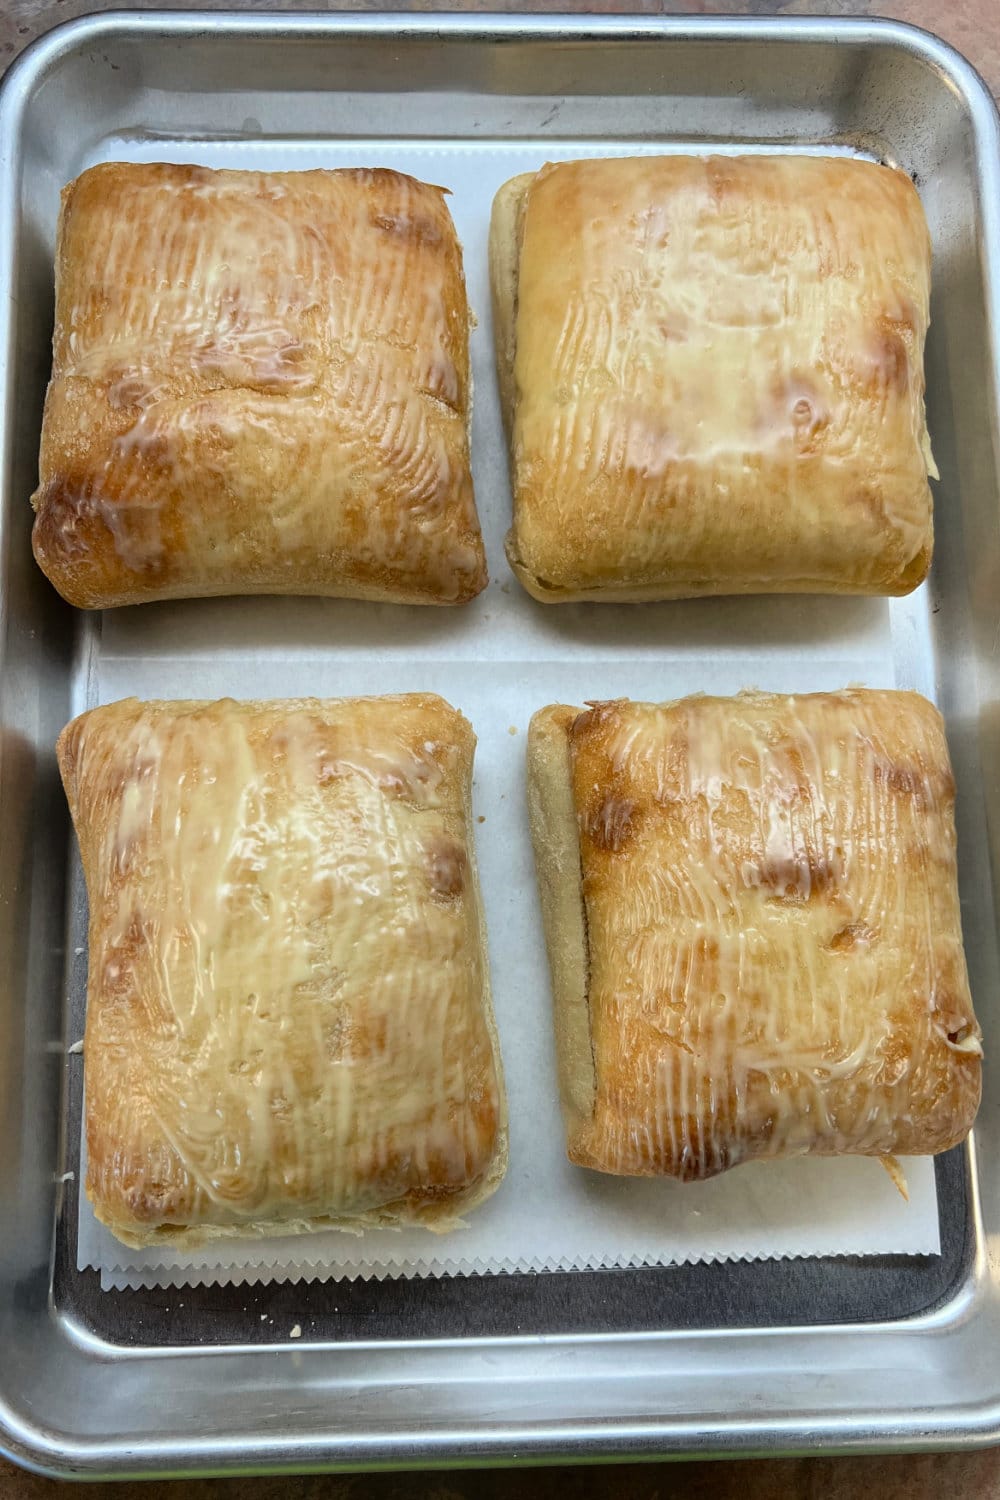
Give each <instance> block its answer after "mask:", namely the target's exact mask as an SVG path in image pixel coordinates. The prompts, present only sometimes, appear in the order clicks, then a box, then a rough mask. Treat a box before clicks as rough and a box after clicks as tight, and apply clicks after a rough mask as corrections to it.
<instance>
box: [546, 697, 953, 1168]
mask: <svg viewBox="0 0 1000 1500" xmlns="http://www.w3.org/2000/svg"><path fill="white" fill-rule="evenodd" d="M560 739H561V741H562V745H561V747H560V744H559V741H560ZM529 782H530V785H531V787H532V804H531V806H532V833H533V837H534V841H535V849H536V859H537V862H538V866H539V877H540V884H541V889H542V893H543V911H544V914H545V917H546V936H547V941H548V945H549V952H550V957H551V960H552V970H553V989H554V996H555V1007H556V1018H557V1020H556V1025H557V1032H558V1034H559V1036H560V1049H559V1050H560V1072H561V1088H562V1093H563V1100H564V1110H565V1115H566V1122H567V1139H568V1150H569V1155H570V1158H571V1159H572V1160H573V1161H574V1162H577V1163H578V1164H580V1165H582V1166H588V1167H592V1168H595V1169H597V1170H600V1171H605V1172H614V1173H620V1174H624V1175H643V1176H645V1175H657V1174H668V1175H671V1176H674V1177H678V1178H682V1179H689V1178H705V1177H710V1176H713V1175H714V1174H716V1173H718V1172H721V1171H724V1170H725V1169H726V1168H728V1167H731V1166H735V1165H737V1164H738V1163H739V1162H742V1161H747V1160H750V1159H752V1158H754V1157H777V1156H790V1155H799V1154H802V1153H805V1152H811V1153H814V1154H822V1155H836V1154H844V1153H853V1154H861V1155H868V1156H888V1155H893V1154H896V1155H914V1154H924V1153H928V1152H938V1151H944V1150H947V1149H948V1148H949V1147H951V1146H953V1145H955V1144H956V1143H957V1142H959V1141H960V1140H962V1139H963V1138H964V1137H965V1135H966V1134H967V1133H968V1131H969V1129H970V1128H971V1125H972V1122H973V1119H974V1117H975V1113H976V1109H977V1107H978V1104H979V1095H980V1086H981V1083H980V1080H981V1064H980V1058H981V1034H980V1031H979V1027H978V1025H977V1023H976V1019H975V1015H974V1014H973V1010H972V1000H971V996H970V994H969V987H968V977H967V974H966V967H965V956H964V952H963V949H962V936H961V920H960V912H959V903H958V886H957V877H956V865H955V828H954V818H953V803H954V786H953V783H952V778H951V770H950V766H949V760H948V752H947V746H946V743H945V739H944V732H943V726H942V723H941V719H940V716H939V715H938V714H937V712H936V710H935V709H934V708H932V707H931V705H930V704H929V703H927V702H926V701H925V700H924V699H922V698H920V697H919V696H918V695H916V694H914V693H892V692H865V691H862V690H856V691H849V692H844V693H830V694H812V695H808V696H804V697H797V698H783V697H779V696H775V695H771V694H766V693H747V694H741V695H740V696H739V697H738V698H735V699H725V698H686V699H682V700H680V701H679V702H676V703H666V704H662V705H654V704H642V703H629V702H626V701H619V702H612V703H600V704H595V705H593V706H592V707H591V708H590V709H589V710H586V711H582V712H581V711H577V710H575V709H570V708H565V707H553V708H549V709H545V710H543V711H542V712H541V713H540V714H537V715H536V716H535V719H534V721H533V724H532V732H531V737H530V739H529ZM567 803H569V804H570V805H571V808H572V817H568V816H567V812H566V805H567ZM574 866H575V867H574ZM581 943H582V944H585V954H584V955H583V958H582V959H581V958H578V957H577V952H578V950H579V948H580V946H581ZM584 984H585V989H582V988H581V986H582V985H584ZM584 1011H585V1012H586V1016H587V1020H588V1027H589V1042H590V1046H591V1048H592V1062H591V1063H590V1065H589V1067H588V1065H587V1062H586V1059H585V1057H584V1055H583V1049H582V1047H581V1045H580V1042H579V1029H580V1026H581V1016H582V1014H583V1013H584ZM567 1031H569V1032H571V1033H573V1035H574V1038H575V1039H574V1040H573V1041H572V1042H571V1043H570V1044H569V1045H567V1043H566V1040H565V1034H566V1032H567ZM588 1078H589V1090H590V1092H589V1095H588V1094H587V1092H585V1088H584V1086H585V1085H587V1083H588ZM588 1097H590V1098H591V1100H592V1103H591V1104H590V1105H589V1107H588V1105H587V1098H588Z"/></svg>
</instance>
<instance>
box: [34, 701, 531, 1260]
mask: <svg viewBox="0 0 1000 1500" xmlns="http://www.w3.org/2000/svg"><path fill="white" fill-rule="evenodd" d="M474 746H475V736H474V735H473V733H472V729H471V727H470V725H469V724H468V722H467V721H466V720H465V719H464V718H463V717H462V715H461V714H459V713H458V712H457V711H456V710H455V709H453V708H451V707H450V706H449V705H448V704H447V703H445V702H444V701H443V699H441V698H437V697H434V696H431V695H427V694H421V693H411V694H406V695H403V696H400V697H385V698H353V699H352V698H344V699H333V700H318V699H295V700H289V701H272V702H253V703H236V702H233V701H232V700H231V699H229V700H224V701H222V702H218V703H197V702H173V703H167V702H159V703H140V702H138V701H137V700H136V699H134V698H133V699H127V700H125V701H124V702H120V703H113V704H110V705H108V706H107V707H105V708H96V709H93V710H92V711H91V712H89V713H85V714H83V715H81V717H80V718H77V719H74V720H73V722H72V723H71V724H69V725H68V726H67V728H66V729H65V730H64V731H63V733H62V735H61V736H60V738H59V744H58V756H59V766H60V770H61V772H62V778H63V783H64V785H65V788H66V793H67V796H68V798H69V804H70V809H71V811H72V814H73V821H74V824H75V826H76V830H77V834H78V837H79V840H80V852H81V855H82V858H83V869H84V874H85V877H86V882H87V893H88V897H89V902H90V936H89V976H88V990H87V1024H86V1035H85V1041H84V1064H85V1082H86V1088H85V1100H86V1103H85V1122H86V1138H87V1178H86V1190H87V1194H88V1197H89V1198H90V1200H91V1202H92V1203H93V1206H94V1212H95V1214H96V1215H97V1217H98V1219H100V1221H101V1222H102V1223H103V1224H106V1225H107V1226H108V1228H109V1229H110V1230H111V1231H112V1233H113V1234H115V1235H116V1236H117V1237H118V1239H120V1240H122V1241H124V1243H125V1244H127V1245H133V1246H142V1245H152V1244H170V1245H179V1246H187V1245H196V1244H199V1243H201V1242H203V1241H205V1240H209V1239H214V1238H218V1237H221V1236H237V1235H254V1236H256V1235H264V1234H267V1235H272V1234H290V1233H297V1232H300V1231H305V1230H309V1229H313V1228H322V1227H328V1226H331V1225H332V1226H342V1227H345V1228H349V1229H354V1230H359V1229H365V1228H367V1227H370V1226H375V1225H389V1226H402V1225H410V1224H416V1225H423V1226H425V1227H426V1228H428V1229H432V1230H436V1231H439V1232H440V1231H444V1230H447V1229H450V1228H452V1227H454V1226H455V1225H457V1224H459V1223H461V1221H462V1216H463V1215H464V1214H465V1213H467V1212H468V1211H469V1210H470V1209H472V1208H474V1207H475V1206H476V1204H477V1203H479V1202H481V1201H482V1200H483V1199H484V1198H487V1197H488V1196H489V1195H490V1194H491V1193H492V1192H494V1190H495V1189H496V1187H497V1186H498V1184H499V1182H500V1179H501V1178H502V1177H503V1174H504V1171H505V1169H506V1162H507V1115H506V1103H505V1096H504V1088H503V1079H502V1073H501V1064H500V1051H499V1045H498V1041H497V1034H496V1027H495V1025H494V1020H493V1009H492V1004H491V1000H490V986H489V974H488V969H487V954H486V942H485V933H484V927H483V913H482V906H481V903H480V897H479V887H478V880H477V875H476V864H475V854H474V850H473V844H472V834H471V829H470V823H471V816H470V800H469V799H470V788H471V782H472V757H473V749H474Z"/></svg>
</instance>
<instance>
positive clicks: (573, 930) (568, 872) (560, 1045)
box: [528, 705, 596, 1146]
mask: <svg viewBox="0 0 1000 1500" xmlns="http://www.w3.org/2000/svg"><path fill="white" fill-rule="evenodd" d="M576 712H577V710H576V709H571V708H565V707H562V706H558V705H556V706H551V707H549V708H542V709H539V711H538V712H537V713H536V714H535V715H534V717H533V718H532V720H531V725H530V728H529V730H528V815H529V818H530V822H531V839H532V843H533V845H534V850H535V866H536V869H537V872H538V889H539V897H540V900H541V906H542V922H543V925H544V928H545V942H546V947H547V949H548V956H549V966H550V969H551V973H552V994H553V1010H554V1017H555V1029H556V1052H557V1057H558V1065H559V1089H560V1095H561V1099H562V1109H563V1120H564V1122H565V1126H566V1139H567V1143H568V1145H570V1146H572V1143H573V1139H574V1137H575V1135H576V1134H577V1132H578V1131H579V1129H580V1128H581V1127H582V1126H583V1125H585V1124H589V1122H590V1120H591V1118H592V1116H593V1112H594V1094H595V1090H596V1074H595V1071H594V1053H593V1046H592V1043H591V1035H590V1006H589V999H588V988H589V959H588V948H587V927H586V919H585V915H584V908H583V893H582V890H581V875H580V839H579V833H578V830H577V818H576V809H575V807H574V804H573V789H572V780H571V776H570V760H569V756H570V749H569V735H568V729H569V724H570V723H571V722H572V720H573V718H574V717H575V716H576Z"/></svg>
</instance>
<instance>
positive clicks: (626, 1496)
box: [0, 0, 1000, 1500]
mask: <svg viewBox="0 0 1000 1500" xmlns="http://www.w3.org/2000/svg"><path fill="white" fill-rule="evenodd" d="M119 3H121V4H124V3H125V0H119ZM111 8H114V6H113V3H112V4H108V5H102V4H101V3H100V0H0V66H6V64H7V63H9V62H10V60H11V58H13V57H15V56H16V55H17V53H18V52H20V51H21V49H22V48H23V47H25V46H26V45H27V44H28V42H30V41H32V40H33V38H35V37H36V36H40V35H41V34H42V32H44V31H48V30H49V29H50V27H52V26H55V25H56V24H57V23H58V22H59V21H63V20H69V19H70V18H71V17H72V16H80V15H86V14H87V13H88V12H90V11H93V10H100V9H111ZM133 8H135V9H157V8H159V7H157V6H156V5H153V4H148V5H147V4H142V3H140V4H139V5H136V6H134V7H133ZM174 8H176V9H184V10H195V9H203V10H226V9H230V8H239V9H244V10H287V11H294V10H320V9H325V10H339V9H352V10H383V9H389V8H392V9H397V10H512V11H516V10H537V11H565V10H572V9H578V10H586V11H610V12H621V13H643V14H646V15H661V14H667V15H670V14H699V15H730V14H743V15H747V14H749V15H841V16H867V15H887V16H894V17H896V18H897V19H899V20H903V21H910V22H912V23H914V24H915V25H917V26H924V27H926V28H927V29H928V30H931V31H936V32H937V33H938V35H939V36H942V37H944V39H945V40H946V41H948V42H951V43H952V45H953V46H955V47H957V48H959V50H960V51H962V52H964V53H965V55H966V56H967V57H968V58H969V59H970V60H971V61H972V62H973V63H974V64H975V66H976V67H977V68H978V69H979V71H980V73H982V75H983V77H984V78H985V79H986V81H987V83H988V84H989V85H990V87H991V88H992V90H993V93H994V94H995V95H998V96H1000V0H787V3H781V0H688V3H686V4H673V3H671V0H592V3H589V4H584V5H573V4H572V0H541V3H538V4H534V5H518V4H512V3H510V0H493V3H487V4H483V5H476V4H474V3H468V0H436V3H431V4H422V3H420V0H395V3H394V4H393V5H391V6H387V5H380V4H373V3H369V0H352V3H351V4H349V5H343V6H341V5H337V4H325V5H324V4H323V0H312V3H311V4H297V3H295V0H290V3H281V0H251V3H250V4H245V5H243V6H239V5H238V4H237V0H230V3H228V4H227V3H226V0H219V3H213V0H201V3H199V4H195V5H187V4H184V3H183V0H175V4H174ZM0 1358H2V1352H0ZM130 1490H131V1491H134V1492H136V1493H137V1495H138V1500H320V1497H322V1500H508V1497H511V1500H513V1497H516V1500H549V1497H552V1500H556V1497H558V1500H598V1497H599V1500H670V1497H674V1496H677V1497H682V1500H729V1497H733V1500H737V1497H738V1500H772V1497H780V1500H939V1497H941V1500H986V1497H993V1496H1000V1450H990V1451H989V1452H986V1453H978V1454H923V1455H919V1456H911V1457H884V1458H878V1457H875V1458H822V1459H819V1458H817V1459H808V1458H805V1459H773V1460H764V1459H758V1460H748V1461H744V1462H740V1463H736V1462H732V1463H730V1462H724V1463H723V1462H720V1463H693V1464H643V1465H636V1464H633V1465H619V1466H617V1467H614V1468H592V1469H587V1468H550V1469H536V1470H524V1469H521V1470H516V1471H502V1470H493V1471H491V1472H489V1473H475V1472H473V1473H465V1474H462V1473H455V1474H447V1475H445V1474H426V1475H421V1474H394V1475H384V1476H383V1475H380V1476H365V1475H356V1476H352V1477H349V1478H343V1479H337V1478H333V1477H324V1478H308V1479H305V1478H303V1479H245V1480H240V1479H236V1480H203V1481H199V1482H192V1481H190V1480H185V1481H178V1482H177V1483H175V1484H168V1483H152V1484H144V1485H142V1486H141V1487H140V1486H138V1485H129V1484H99V1485H94V1486H88V1488H87V1490H86V1491H85V1492H84V1493H85V1494H86V1496H87V1497H88V1500H91V1497H92V1500H127V1497H128V1492H129V1491H130ZM61 1491H62V1486H60V1485H59V1484H58V1483H57V1482H55V1481H53V1480H48V1479H39V1478H37V1477H36V1476H35V1475H31V1474H24V1473H21V1472H19V1471H18V1470H16V1469H15V1468H13V1467H12V1466H11V1465H9V1464H6V1463H4V1461H3V1460H2V1459H0V1500H45V1497H48V1496H51V1495H54V1494H56V1493H57V1492H61Z"/></svg>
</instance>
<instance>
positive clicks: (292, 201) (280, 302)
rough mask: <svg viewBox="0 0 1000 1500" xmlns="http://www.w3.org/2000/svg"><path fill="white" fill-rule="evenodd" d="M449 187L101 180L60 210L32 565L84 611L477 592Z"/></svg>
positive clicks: (460, 281) (164, 176)
mask: <svg viewBox="0 0 1000 1500" xmlns="http://www.w3.org/2000/svg"><path fill="white" fill-rule="evenodd" d="M468 332H469V313H468V307H467V303H466V293H465V283H464V278H463V272H462V257H461V250H460V247H459V245H458V241H457V238H456V235H455V230H454V225H453V224H452V220H451V217H450V215H449V212H448V209H447V206H446V202H445V194H444V192H443V190H442V189H440V188H436V187H431V186H428V185H427V184H424V183H421V182H417V181H415V180H414V179H413V178H411V177H407V176H404V175H403V174H401V173H399V172H392V171H382V170H365V169H357V170H343V171H310V172H273V173H266V172H241V171H239V172H236V171H210V170H208V169H206V168H203V167H196V166H171V165H166V164H161V163H156V164H147V165H135V164H123V163H112V164H107V165H103V166H98V167H94V168H92V169H91V170H89V171H87V172H85V173H84V174H83V175H82V176H81V177H79V178H78V179H77V180H76V181H75V182H73V183H71V184H70V185H69V186H68V187H67V188H66V189H65V191H64V194H63V203H62V212H61V216H60V225H59V240H58V250H57V259H56V325H55V335H54V341H53V372H52V381H51V384H50V387H49V392H48V397H47V400H46V407H45V418H44V424H43V430H42V445H41V461H40V481H39V487H38V489H37V491H36V493H35V495H34V497H33V503H34V505H35V507H36V510H37V519H36V521H35V529H34V549H35V556H36V558H37V560H38V562H39V564H40V566H41V567H42V569H43V570H44V571H45V573H47V575H48V576H49V578H50V579H51V580H52V582H53V583H54V584H55V586H56V587H57V588H58V589H59V591H60V593H62V594H63V595H64V597H65V598H67V599H68V600H69V601H70V603H72V604H76V605H79V606H83V607H88V608H100V607H105V606H109V605H117V604H128V603H135V602H139V601H142V600H149V599H163V598H180V597H185V596H192V595H202V594H255V593H281V594H333V595H348V596H356V597H361V598H376V599H389V600H398V601H402V602H412V603H434V604H454V603H460V602H462V601H464V600H467V599H469V598H471V597H472V596H473V595H475V594H476V593H478V592H479V590H480V589H482V588H483V587H484V586H485V583H486V568H485V558H484V553H483V545H482V539H481V536H480V531H479V522H478V518H477V515H476V510H475V503H474V499H473V492H472V481H471V477H470V472H469V446H468V418H469V401H470V391H469V354H468Z"/></svg>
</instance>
